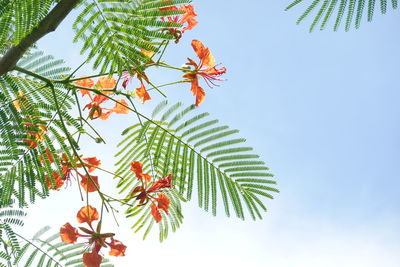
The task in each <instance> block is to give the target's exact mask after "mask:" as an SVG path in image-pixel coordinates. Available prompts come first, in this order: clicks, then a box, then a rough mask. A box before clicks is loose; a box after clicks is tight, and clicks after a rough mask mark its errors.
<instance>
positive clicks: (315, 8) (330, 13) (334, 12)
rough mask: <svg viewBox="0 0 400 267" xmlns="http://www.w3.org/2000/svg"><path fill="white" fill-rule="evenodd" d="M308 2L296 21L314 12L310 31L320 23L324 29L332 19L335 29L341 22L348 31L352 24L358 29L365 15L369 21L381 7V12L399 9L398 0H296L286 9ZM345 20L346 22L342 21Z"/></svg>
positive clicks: (298, 21)
mask: <svg viewBox="0 0 400 267" xmlns="http://www.w3.org/2000/svg"><path fill="white" fill-rule="evenodd" d="M306 2H308V4H306V7H307V8H306V9H305V10H304V12H303V13H302V14H301V16H300V17H299V18H298V19H297V21H296V23H297V24H300V23H301V22H302V21H303V20H304V19H306V18H307V17H308V16H309V15H310V14H312V12H314V18H313V20H312V23H311V25H310V32H312V31H313V30H314V29H315V27H317V26H318V25H320V30H324V29H325V28H326V26H327V25H328V23H329V22H330V21H331V20H333V21H334V24H333V29H334V30H335V31H337V30H338V29H339V27H340V24H343V23H344V25H345V26H344V28H345V30H346V31H349V30H350V28H351V27H352V24H353V26H354V27H355V28H356V29H358V28H359V27H360V25H361V21H362V20H363V16H367V21H368V22H370V21H372V18H373V16H374V13H375V10H376V9H379V10H380V12H381V14H386V12H387V10H388V9H390V8H392V9H397V5H398V3H397V0H391V1H390V3H388V1H387V0H379V1H378V0H376V1H375V0H368V1H366V0H312V1H305V0H294V1H293V2H292V3H291V4H290V5H288V6H287V7H286V9H285V10H289V9H292V8H294V7H295V6H297V5H299V4H302V3H306ZM375 2H377V3H375ZM376 6H378V7H376ZM343 20H344V22H342V21H343Z"/></svg>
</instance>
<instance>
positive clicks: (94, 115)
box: [83, 93, 129, 120]
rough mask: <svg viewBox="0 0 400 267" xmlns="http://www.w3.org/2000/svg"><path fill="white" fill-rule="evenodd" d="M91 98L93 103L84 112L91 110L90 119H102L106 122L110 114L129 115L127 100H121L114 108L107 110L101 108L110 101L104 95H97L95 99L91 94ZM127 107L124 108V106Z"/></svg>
mask: <svg viewBox="0 0 400 267" xmlns="http://www.w3.org/2000/svg"><path fill="white" fill-rule="evenodd" d="M88 95H89V98H90V100H91V102H90V103H89V104H87V105H86V106H85V107H84V108H83V110H85V109H89V118H90V119H91V120H94V119H98V118H100V119H101V120H106V119H108V117H110V114H111V113H113V112H115V113H117V114H127V113H128V112H129V109H128V108H127V107H125V106H128V103H126V101H125V100H123V99H121V100H119V101H118V103H116V104H115V106H114V108H105V107H101V106H100V105H102V104H103V103H104V102H106V101H108V100H109V98H108V97H106V96H104V95H95V97H92V95H91V94H90V93H89V94H88ZM121 104H123V105H125V106H123V105H121Z"/></svg>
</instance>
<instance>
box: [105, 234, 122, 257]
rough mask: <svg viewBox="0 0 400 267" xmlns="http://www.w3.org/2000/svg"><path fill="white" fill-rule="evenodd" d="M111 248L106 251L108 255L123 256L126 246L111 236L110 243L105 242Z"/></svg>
mask: <svg viewBox="0 0 400 267" xmlns="http://www.w3.org/2000/svg"><path fill="white" fill-rule="evenodd" d="M107 245H109V246H110V248H111V250H110V252H109V253H108V254H109V255H110V256H117V257H118V256H125V250H126V246H125V245H124V244H122V242H121V241H118V240H116V239H114V238H111V243H107Z"/></svg>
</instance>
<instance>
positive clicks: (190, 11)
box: [160, 0, 198, 43]
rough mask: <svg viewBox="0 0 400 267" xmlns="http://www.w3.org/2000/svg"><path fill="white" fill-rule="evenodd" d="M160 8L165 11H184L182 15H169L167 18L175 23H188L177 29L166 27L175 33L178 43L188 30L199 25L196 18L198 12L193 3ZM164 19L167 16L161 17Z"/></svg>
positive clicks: (172, 33)
mask: <svg viewBox="0 0 400 267" xmlns="http://www.w3.org/2000/svg"><path fill="white" fill-rule="evenodd" d="M164 2H171V0H164ZM160 10H163V11H177V10H179V11H182V12H183V14H182V15H178V16H167V20H168V21H169V22H174V23H179V24H181V25H182V26H184V25H185V24H186V26H184V27H183V28H181V29H176V28H172V29H171V28H168V29H166V30H167V31H168V33H169V34H171V35H173V36H174V37H175V42H176V43H178V42H179V39H180V38H181V37H182V34H183V33H184V32H185V31H186V30H191V29H193V28H194V26H196V25H197V23H198V21H197V20H196V19H195V17H196V16H197V14H196V13H195V12H194V7H193V6H192V5H182V6H180V7H177V6H168V7H163V8H160ZM161 20H162V21H165V18H161Z"/></svg>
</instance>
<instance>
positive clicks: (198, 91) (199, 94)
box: [190, 78, 206, 107]
mask: <svg viewBox="0 0 400 267" xmlns="http://www.w3.org/2000/svg"><path fill="white" fill-rule="evenodd" d="M190 91H192V93H193V95H195V96H196V103H195V104H194V105H195V106H196V107H198V106H199V105H200V104H201V103H203V101H204V99H205V98H206V93H205V92H204V89H203V88H201V87H200V86H199V80H198V79H197V78H196V79H194V80H193V81H192V87H191V88H190Z"/></svg>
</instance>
